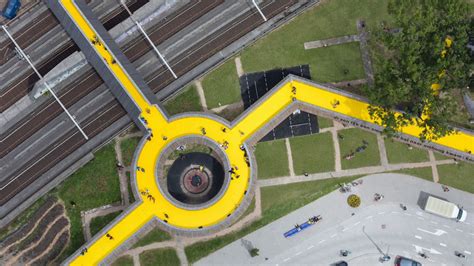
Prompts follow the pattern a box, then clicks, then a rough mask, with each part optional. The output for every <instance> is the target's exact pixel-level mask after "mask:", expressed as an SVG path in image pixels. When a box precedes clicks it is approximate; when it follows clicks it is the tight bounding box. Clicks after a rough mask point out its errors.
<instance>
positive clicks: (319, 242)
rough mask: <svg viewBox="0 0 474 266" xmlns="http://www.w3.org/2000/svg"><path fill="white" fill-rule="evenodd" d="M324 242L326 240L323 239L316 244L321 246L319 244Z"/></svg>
mask: <svg viewBox="0 0 474 266" xmlns="http://www.w3.org/2000/svg"><path fill="white" fill-rule="evenodd" d="M324 241H326V239H323V240H321V241H319V242H318V244H321V243H323V242H324Z"/></svg>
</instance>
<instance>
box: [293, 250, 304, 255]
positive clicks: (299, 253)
mask: <svg viewBox="0 0 474 266" xmlns="http://www.w3.org/2000/svg"><path fill="white" fill-rule="evenodd" d="M301 253H303V252H301V251H300V252H298V253H296V254H295V255H296V256H298V255H301Z"/></svg>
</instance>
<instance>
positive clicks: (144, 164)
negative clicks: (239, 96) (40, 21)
mask: <svg viewBox="0 0 474 266" xmlns="http://www.w3.org/2000/svg"><path fill="white" fill-rule="evenodd" d="M61 4H62V5H63V7H64V9H65V10H66V12H67V13H68V14H69V15H70V17H71V18H72V19H73V20H74V21H75V23H76V25H77V26H78V27H79V29H80V30H81V31H82V33H83V34H84V36H86V38H88V39H89V40H90V41H91V45H92V46H93V47H94V48H95V50H96V52H97V53H98V54H99V55H100V56H101V57H102V58H103V59H104V61H105V62H106V63H107V65H108V67H109V68H110V69H111V70H112V71H113V73H114V74H115V76H116V77H117V79H118V80H119V81H120V83H121V84H122V86H123V88H124V89H125V90H126V92H127V93H128V95H129V96H130V97H131V98H132V99H133V100H134V102H135V103H136V104H137V106H138V107H139V108H140V109H141V110H142V113H141V116H142V117H143V119H145V120H146V121H147V123H146V125H147V127H148V128H149V129H150V130H151V133H153V137H152V138H151V140H143V141H144V142H145V143H144V145H143V146H142V149H141V150H140V151H139V153H138V154H139V155H138V159H137V160H136V161H137V167H138V168H139V169H141V168H143V169H144V172H143V171H141V170H137V169H136V170H135V175H136V183H137V186H138V190H139V191H140V194H141V197H142V198H141V202H140V203H139V204H138V205H137V206H136V207H135V208H134V209H133V210H130V211H129V212H128V214H126V215H125V216H124V217H122V218H119V219H118V220H117V221H116V222H115V224H114V225H113V227H112V228H111V229H110V230H109V231H108V232H103V235H102V236H100V237H99V238H98V239H97V240H95V241H94V242H93V243H90V244H89V245H88V247H87V249H88V251H87V252H86V253H84V255H79V256H78V257H76V258H75V259H74V260H73V261H72V262H71V264H73V265H94V264H98V263H100V262H101V261H102V260H103V259H105V258H106V257H107V256H108V255H109V254H111V253H112V252H113V251H114V250H115V249H116V248H118V247H119V246H120V245H121V244H123V243H124V241H126V240H127V239H128V238H129V237H130V236H131V235H133V233H135V232H137V231H138V230H139V229H140V228H141V227H142V226H143V225H144V224H146V223H147V222H149V221H150V220H151V219H152V218H153V217H157V218H158V219H160V220H162V221H165V222H166V223H168V224H169V225H171V226H174V227H177V228H182V229H198V228H199V227H203V228H206V227H209V226H212V225H216V224H218V223H219V222H221V221H223V220H224V219H226V218H227V217H228V215H229V214H231V213H233V212H234V211H235V209H236V208H237V207H238V206H239V205H240V203H241V202H242V200H243V198H244V195H245V193H246V191H247V189H248V186H249V180H250V174H251V173H250V168H249V167H248V165H247V163H246V158H245V152H244V151H242V150H241V149H240V146H241V145H242V144H243V143H244V141H245V140H246V139H247V138H249V137H250V136H251V135H253V134H254V133H255V132H256V131H258V130H259V129H261V128H262V127H263V126H264V125H265V124H267V122H269V121H270V120H271V119H272V118H274V117H275V116H276V115H277V114H278V113H280V112H281V111H282V110H283V109H284V108H285V107H287V106H288V105H289V104H291V103H292V102H293V101H294V100H298V101H302V102H305V103H308V104H310V105H314V106H318V107H320V108H324V109H327V110H329V111H332V112H336V113H340V114H343V115H347V116H350V117H353V118H356V119H359V120H362V121H366V122H371V123H374V122H375V121H374V120H372V119H371V118H370V115H369V113H368V111H367V107H368V104H367V103H366V102H362V101H359V100H357V99H354V98H350V97H346V96H342V95H339V94H337V93H335V92H331V91H328V90H325V89H324V88H319V87H316V86H313V85H309V84H306V83H302V82H298V81H291V82H287V83H286V84H284V85H283V86H282V88H280V89H279V90H276V91H272V92H270V93H271V95H269V97H267V98H266V99H265V100H264V101H262V102H259V104H258V105H257V106H256V108H255V109H253V110H252V112H250V113H248V114H247V115H246V116H245V117H243V118H242V119H241V120H240V121H239V122H238V123H237V124H236V125H235V126H234V127H233V128H231V129H227V130H226V131H225V132H224V131H222V128H223V127H226V126H225V125H223V124H222V123H221V122H219V121H216V120H213V119H210V118H207V117H199V116H188V117H183V118H179V119H176V120H172V121H169V120H168V118H167V117H165V116H164V115H163V113H162V112H161V110H160V109H159V108H158V107H157V106H154V105H151V104H150V103H149V102H148V100H147V99H146V98H145V97H144V96H143V94H142V93H141V91H140V88H137V87H136V86H135V83H134V82H133V81H132V80H131V79H130V77H129V75H128V74H127V73H126V71H125V70H124V69H123V68H122V67H121V65H120V64H119V63H118V62H115V59H114V56H113V55H112V54H111V53H110V51H109V50H107V49H106V48H105V46H104V44H102V42H101V40H100V36H97V33H96V32H95V30H94V29H93V28H92V26H91V25H90V24H89V23H88V21H86V19H85V18H84V17H83V16H82V14H81V12H80V10H79V9H78V8H77V6H76V5H75V4H74V1H73V0H61ZM402 131H403V133H405V134H408V135H412V136H418V135H419V134H420V132H421V129H420V128H418V127H416V126H408V127H405V128H403V129H402ZM204 132H205V137H207V138H209V139H211V140H214V141H216V142H218V143H220V144H223V143H224V142H227V143H228V148H226V149H224V152H225V154H226V156H227V157H228V159H229V161H230V163H231V165H232V166H233V167H235V166H236V167H237V168H238V170H237V171H236V172H237V173H236V174H235V175H233V179H232V180H231V181H230V183H229V186H228V188H227V190H226V191H225V193H224V194H223V195H222V197H221V198H220V199H219V200H218V201H217V202H215V203H214V204H213V205H211V206H209V207H207V208H204V209H199V210H187V209H183V208H180V207H178V206H176V205H174V204H173V203H171V202H170V201H168V200H167V199H166V197H165V195H163V193H162V192H161V191H160V190H159V188H158V185H157V182H156V180H155V169H157V166H156V162H157V161H158V158H159V156H160V154H161V152H162V151H163V149H165V148H166V146H167V145H168V144H170V143H171V142H173V141H174V140H176V139H178V138H181V137H184V136H189V135H201V136H202V135H204V134H203V133H204ZM473 140H474V138H473V136H472V135H468V134H466V133H458V134H455V135H451V136H447V137H444V138H441V139H439V140H437V141H435V142H436V143H438V144H441V145H444V146H447V147H450V148H453V149H456V150H459V151H463V152H466V151H472V150H474V141H473ZM226 170H227V169H226ZM149 195H150V196H152V197H153V198H154V201H152V200H150V199H149V197H148V196H149ZM110 236H111V237H112V239H111V238H110Z"/></svg>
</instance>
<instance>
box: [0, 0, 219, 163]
mask: <svg viewBox="0 0 474 266" xmlns="http://www.w3.org/2000/svg"><path fill="white" fill-rule="evenodd" d="M222 2H223V0H205V1H199V2H198V1H193V2H191V3H190V4H188V5H185V6H184V7H183V8H181V9H180V10H178V11H176V12H175V13H173V14H172V15H170V16H169V17H168V18H166V19H163V20H161V21H160V22H159V23H158V24H156V25H155V27H153V28H152V29H150V31H149V34H150V38H152V39H153V41H154V42H155V44H160V43H161V42H163V41H165V40H166V39H168V38H169V37H171V36H172V35H174V34H176V33H177V32H178V31H180V30H181V29H183V28H184V27H186V26H187V25H189V24H190V23H191V22H193V21H194V20H196V19H197V18H198V17H200V16H202V15H204V14H206V13H207V12H209V11H210V10H211V9H213V8H215V7H216V6H218V5H220V4H222ZM123 51H124V53H125V55H126V56H127V57H128V58H129V59H130V60H131V61H132V62H134V61H136V60H138V58H140V57H141V56H143V55H144V54H145V53H147V52H148V51H150V47H149V45H148V43H147V42H146V40H144V39H142V38H137V39H136V40H135V41H133V42H131V43H130V44H127V45H126V46H125V47H124V48H123ZM71 84H72V85H71V86H68V87H66V88H65V89H64V90H62V91H61V93H60V95H59V98H60V99H61V101H62V102H63V104H64V105H65V106H66V107H70V106H72V105H73V104H74V103H76V102H77V101H79V99H81V98H82V97H84V96H86V95H87V94H89V93H90V92H92V91H93V90H94V89H96V88H97V87H99V86H100V85H101V84H103V81H102V79H101V78H100V76H99V75H98V74H97V73H96V72H95V70H94V69H90V70H88V71H87V72H86V73H84V74H83V75H81V76H80V77H78V78H76V79H75V80H73V82H71ZM62 112H63V110H62V108H61V107H60V106H59V104H58V103H57V102H56V101H54V99H52V98H51V99H49V100H48V101H46V102H45V103H43V104H42V105H41V106H40V107H39V108H38V110H37V111H35V112H31V113H30V114H29V115H28V116H26V117H25V118H23V119H22V120H21V121H19V122H18V123H16V124H15V125H14V126H12V127H10V130H8V131H6V132H4V133H3V134H2V136H1V137H0V139H1V142H0V158H3V157H4V156H5V155H6V154H8V153H9V152H10V151H11V150H13V149H14V148H15V147H16V146H17V145H19V144H20V143H22V142H23V141H24V140H26V139H27V138H29V137H30V136H31V135H33V133H35V132H36V131H37V130H38V129H40V128H42V127H43V126H44V125H46V124H47V123H48V122H50V121H51V120H53V119H54V118H55V117H56V116H58V115H59V114H61V113H62Z"/></svg>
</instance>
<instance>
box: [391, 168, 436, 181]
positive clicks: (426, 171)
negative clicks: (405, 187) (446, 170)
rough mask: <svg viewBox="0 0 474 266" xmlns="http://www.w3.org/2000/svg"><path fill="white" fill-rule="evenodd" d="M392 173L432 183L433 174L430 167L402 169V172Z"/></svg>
mask: <svg viewBox="0 0 474 266" xmlns="http://www.w3.org/2000/svg"><path fill="white" fill-rule="evenodd" d="M392 173H397V174H406V175H412V176H416V177H419V178H423V179H425V180H427V181H433V173H432V171H431V167H423V168H412V169H402V170H398V171H394V172H392Z"/></svg>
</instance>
